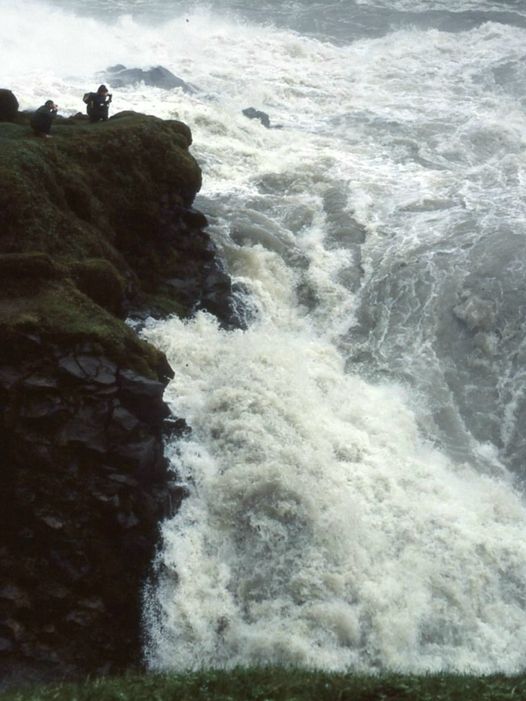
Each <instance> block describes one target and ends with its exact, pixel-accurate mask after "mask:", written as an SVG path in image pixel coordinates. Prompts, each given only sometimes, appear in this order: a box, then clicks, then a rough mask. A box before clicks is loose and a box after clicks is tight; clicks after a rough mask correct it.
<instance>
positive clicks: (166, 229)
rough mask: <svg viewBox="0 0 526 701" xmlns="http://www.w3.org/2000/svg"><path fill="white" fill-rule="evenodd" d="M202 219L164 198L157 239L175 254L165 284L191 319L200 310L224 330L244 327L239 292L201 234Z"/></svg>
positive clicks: (217, 255)
mask: <svg viewBox="0 0 526 701" xmlns="http://www.w3.org/2000/svg"><path fill="white" fill-rule="evenodd" d="M206 226H208V222H207V219H206V217H205V216H204V215H203V214H202V213H201V212H199V211H197V210H195V209H193V208H191V207H181V206H180V205H179V204H177V203H176V202H173V201H171V198H170V197H168V196H167V197H164V198H163V203H162V208H161V216H160V227H159V237H160V239H161V241H162V242H163V245H164V246H166V247H167V248H169V249H170V250H172V251H175V252H176V254H177V258H176V261H175V262H174V264H173V265H172V267H171V269H170V270H169V271H168V272H167V276H166V278H165V283H166V285H167V286H168V287H169V288H170V290H171V293H172V294H173V295H174V296H176V297H177V299H178V300H179V301H180V303H181V305H182V306H183V307H184V309H185V312H184V313H185V314H186V315H188V316H191V315H192V314H193V313H195V312H196V311H199V310H200V309H203V310H205V311H207V312H209V313H210V314H213V315H214V316H216V317H217V319H218V320H219V322H220V324H221V326H223V328H226V329H237V328H246V322H245V318H244V312H243V308H242V303H241V301H240V300H241V296H242V293H243V290H241V289H239V288H238V287H236V286H235V285H234V284H232V280H231V278H230V276H229V275H228V274H227V272H226V270H225V267H224V264H223V262H222V260H221V258H220V256H219V254H218V251H217V248H216V246H215V244H214V243H213V241H212V239H211V238H210V236H209V235H208V234H207V233H206V232H205V231H204V228H205V227H206Z"/></svg>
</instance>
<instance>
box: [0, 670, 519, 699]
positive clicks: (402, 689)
mask: <svg viewBox="0 0 526 701" xmlns="http://www.w3.org/2000/svg"><path fill="white" fill-rule="evenodd" d="M525 699H526V677H525V676H521V677H504V676H492V677H472V676H454V675H429V676H402V675H384V676H378V677H375V676H365V675H364V676H360V675H354V674H348V675H345V674H328V673H325V672H315V671H313V672H308V671H304V670H291V669H267V668H263V669H236V670H232V671H230V672H224V671H204V672H197V673H192V674H181V675H154V674H150V675H146V674H145V675H127V676H124V677H121V678H102V679H95V680H91V681H87V682H85V683H83V684H75V685H71V684H69V685H68V684H64V685H50V686H46V687H38V688H28V689H26V690H22V691H11V692H4V693H3V694H0V701H524V700H525Z"/></svg>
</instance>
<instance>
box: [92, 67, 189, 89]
mask: <svg viewBox="0 0 526 701" xmlns="http://www.w3.org/2000/svg"><path fill="white" fill-rule="evenodd" d="M102 77H103V78H104V79H105V80H107V81H108V82H109V83H110V84H111V86H112V88H122V87H124V86H126V85H135V84H136V83H144V84H145V85H151V86H153V87H156V88H163V89H164V90H173V89H174V88H182V90H183V92H186V93H195V92H196V91H197V88H196V87H195V85H192V84H191V83H187V82H185V81H184V80H182V79H181V78H178V77H177V76H176V75H174V74H173V73H171V72H170V71H169V70H168V69H167V68H164V67H163V66H154V67H153V68H149V69H147V70H144V69H142V68H126V66H123V65H121V64H118V65H116V66H110V68H108V69H107V70H106V73H104V74H103V76H102Z"/></svg>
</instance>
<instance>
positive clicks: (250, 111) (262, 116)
mask: <svg viewBox="0 0 526 701" xmlns="http://www.w3.org/2000/svg"><path fill="white" fill-rule="evenodd" d="M243 114H244V115H245V117H248V118H249V119H259V121H260V122H261V124H263V126H264V127H266V128H267V129H283V126H282V125H281V124H274V125H271V124H270V117H269V116H268V114H267V113H266V112H262V111H261V110H257V109H256V108H255V107H246V108H245V109H244V110H243Z"/></svg>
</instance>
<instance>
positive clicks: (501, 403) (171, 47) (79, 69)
mask: <svg viewBox="0 0 526 701" xmlns="http://www.w3.org/2000/svg"><path fill="white" fill-rule="evenodd" d="M452 6H454V7H455V11H454V12H452V11H451V10H450V9H449V8H451V7H452ZM0 47H1V57H2V60H1V62H0V83H1V87H7V88H10V89H12V90H13V91H14V93H15V94H16V95H17V97H18V99H19V102H20V103H21V109H32V108H36V107H38V106H39V105H40V104H42V103H43V102H44V101H45V100H46V99H48V98H52V99H54V100H55V101H56V102H58V104H59V105H60V107H61V112H62V113H63V114H65V115H68V114H74V113H75V112H77V111H78V110H80V109H82V107H83V105H82V102H81V97H82V95H83V93H84V92H87V91H88V90H93V89H95V88H96V87H97V85H98V84H99V83H100V82H101V79H100V76H99V75H98V72H99V71H101V70H103V69H105V68H106V67H107V66H110V65H114V64H117V63H120V64H124V65H126V66H127V67H139V68H148V67H150V66H152V65H163V66H164V67H166V68H168V69H169V70H171V71H172V72H174V73H175V74H176V75H178V76H179V77H181V78H183V79H184V80H185V81H187V82H190V83H192V84H193V85H195V86H197V87H198V91H197V92H196V93H195V94H191V95H189V94H185V93H183V92H182V91H181V90H180V89H177V90H173V91H166V90H161V89H158V88H152V87H147V86H144V85H136V86H133V87H127V88H123V89H120V90H113V93H114V100H113V104H112V111H113V112H117V111H120V110H124V109H135V110H138V111H143V112H147V113H150V114H155V115H157V116H160V117H164V118H177V119H180V120H182V121H184V122H186V123H187V124H188V125H189V126H190V127H191V129H192V132H193V137H194V144H193V146H192V153H193V154H194V156H195V157H196V159H197V160H198V161H199V163H200V165H201V167H202V169H203V179H204V185H203V189H202V191H201V193H200V194H199V196H198V198H197V201H196V207H197V208H198V209H200V210H201V211H203V212H204V213H205V214H206V215H207V217H208V218H209V221H210V231H211V233H212V235H213V237H214V239H215V241H216V243H217V245H218V247H219V248H220V250H221V253H222V255H223V256H224V258H225V260H226V261H227V265H228V267H229V270H230V272H231V274H232V276H233V277H234V278H235V279H236V280H238V281H239V282H241V283H242V286H243V288H244V289H246V290H247V296H246V298H245V299H244V300H243V303H244V305H245V308H246V309H247V313H249V318H250V323H249V328H248V330H247V331H234V332H226V331H223V330H221V329H220V328H219V327H218V325H217V323H216V321H215V320H214V318H212V317H210V316H208V315H206V314H203V313H201V314H199V315H198V316H197V317H196V318H195V319H194V320H192V321H190V322H182V321H180V320H178V319H169V320H167V321H164V322H162V323H160V322H153V321H152V322H151V323H149V324H148V325H147V328H146V330H145V335H146V336H147V337H148V338H149V339H150V340H151V341H152V342H154V343H155V344H156V345H157V346H158V347H160V348H162V349H163V350H164V351H165V352H166V353H167V355H168V358H169V360H170V362H171V363H172V366H173V367H174V369H175V373H176V375H175V378H174V380H173V382H172V383H171V385H170V386H169V388H168V390H167V394H166V398H167V401H169V403H170V405H171V406H172V407H173V411H174V413H175V414H176V415H178V416H184V417H186V419H187V421H188V423H189V424H190V425H191V426H192V429H193V431H192V434H191V436H190V437H189V438H187V439H185V440H183V441H181V442H179V443H178V444H173V445H169V446H167V451H168V454H169V457H170V459H171V461H172V466H173V470H174V479H176V480H177V481H179V482H181V483H183V484H184V485H186V488H187V490H188V492H189V496H188V498H187V499H186V500H185V501H184V502H183V505H182V507H181V509H180V511H179V512H178V513H177V514H176V515H175V516H174V517H173V518H172V519H170V520H168V521H167V522H166V523H164V525H163V529H162V547H161V554H160V557H159V562H158V563H157V570H158V573H159V577H158V580H157V582H156V584H155V585H152V586H151V587H150V588H149V590H148V591H147V593H146V595H145V621H146V623H145V625H146V638H147V643H146V645H145V656H146V658H147V660H148V663H149V664H150V666H151V667H152V668H154V669H177V670H181V669H189V668H199V667H202V666H205V667H208V666H217V667H231V666H235V665H244V664H255V663H257V664H268V663H281V664H293V665H299V666H305V667H320V668H324V669H331V670H347V669H351V670H362V671H370V670H380V669H396V670H401V671H415V672H423V671H426V670H459V671H469V672H479V673H489V672H493V671H504V672H514V671H518V670H521V669H523V668H524V666H525V660H526V539H525V532H526V502H525V496H524V494H525V483H526V465H525V457H526V432H525V423H526V339H525V324H526V320H525V315H524V309H525V307H526V277H525V265H526V204H525V187H526V97H525V95H526V48H525V47H526V3H525V2H524V1H523V0H500V1H498V0H494V1H492V0H460V1H459V2H457V3H450V2H449V1H448V2H446V0H338V1H336V2H328V3H320V2H316V1H310V0H286V1H284V2H275V1H271V0H262V1H261V2H260V3H251V2H250V1H249V0H239V1H237V0H211V2H209V3H207V4H197V3H194V2H183V1H180V2H179V1H178V0H150V1H148V2H147V1H146V0H82V2H80V0H79V1H76V0H54V1H53V2H51V1H50V2H49V3H48V4H43V3H40V2H34V1H33V0H27V1H26V0H24V1H23V2H20V3H18V4H16V5H15V3H13V2H11V0H0ZM109 87H110V90H111V89H112V88H111V82H109ZM246 107H255V108H256V109H260V110H263V111H265V112H267V113H268V115H269V116H270V119H271V122H272V124H274V125H282V129H265V128H264V127H263V126H262V125H261V124H260V123H259V122H258V121H256V120H254V121H250V120H248V119H247V118H246V117H244V116H243V114H242V109H243V108H246ZM115 168H119V163H118V162H116V163H115ZM123 576H126V574H125V573H123Z"/></svg>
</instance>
